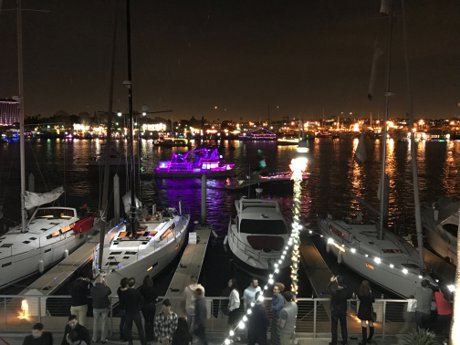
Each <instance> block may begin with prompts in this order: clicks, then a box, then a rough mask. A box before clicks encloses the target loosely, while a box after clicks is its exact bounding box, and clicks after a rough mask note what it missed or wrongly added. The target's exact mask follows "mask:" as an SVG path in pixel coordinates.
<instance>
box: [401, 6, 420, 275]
mask: <svg viewBox="0 0 460 345" xmlns="http://www.w3.org/2000/svg"><path fill="white" fill-rule="evenodd" d="M401 9H402V24H403V25H402V26H403V43H404V46H403V47H404V62H405V65H406V86H407V100H408V106H409V110H408V114H407V117H408V125H409V129H410V155H411V168H412V182H413V185H414V186H413V188H414V207H415V229H416V232H417V247H418V248H417V249H418V253H419V260H420V267H421V268H422V269H424V268H425V261H424V259H423V234H422V215H421V213H420V196H419V188H418V186H419V183H418V172H417V146H416V145H417V143H416V142H415V133H414V131H413V130H412V128H413V126H414V104H413V101H412V91H411V87H410V71H409V57H408V49H407V27H406V5H405V1H404V0H402V1H401Z"/></svg>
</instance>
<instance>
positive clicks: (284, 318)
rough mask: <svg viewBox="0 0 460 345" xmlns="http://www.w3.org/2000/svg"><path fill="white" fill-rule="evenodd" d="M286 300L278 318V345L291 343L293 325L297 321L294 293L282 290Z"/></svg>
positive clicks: (293, 334)
mask: <svg viewBox="0 0 460 345" xmlns="http://www.w3.org/2000/svg"><path fill="white" fill-rule="evenodd" d="M283 297H284V299H285V300H286V303H285V304H284V307H283V309H281V311H280V315H279V319H278V334H279V341H280V345H289V344H292V343H293V340H294V337H295V325H296V321H297V312H298V308H297V303H295V302H294V295H293V294H292V292H290V291H285V292H283Z"/></svg>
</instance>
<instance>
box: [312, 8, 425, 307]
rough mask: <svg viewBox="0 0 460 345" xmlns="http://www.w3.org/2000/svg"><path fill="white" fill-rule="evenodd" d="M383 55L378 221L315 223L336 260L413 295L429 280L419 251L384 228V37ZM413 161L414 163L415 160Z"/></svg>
mask: <svg viewBox="0 0 460 345" xmlns="http://www.w3.org/2000/svg"><path fill="white" fill-rule="evenodd" d="M384 3H385V2H383V3H382V5H383V4H384ZM382 7H383V6H382ZM381 10H382V9H381ZM384 10H385V11H386V10H388V13H385V14H388V19H389V20H388V22H389V32H390V33H391V25H392V18H391V16H392V14H391V10H389V9H384ZM387 56H388V62H387V64H388V66H387V85H386V92H385V98H386V101H385V115H384V119H383V124H382V133H381V135H382V139H381V142H382V163H381V178H380V180H381V181H382V184H381V188H379V196H380V221H379V224H373V223H365V222H363V220H362V219H361V218H362V217H361V216H360V217H358V218H357V219H353V220H351V219H348V220H334V219H332V217H331V216H328V217H327V218H326V219H322V220H320V221H319V227H320V230H321V233H322V235H323V238H324V240H325V242H326V249H327V251H329V252H332V253H334V254H335V255H336V256H337V261H338V262H339V263H344V264H345V265H347V266H348V267H350V268H351V269H352V270H354V271H356V272H357V273H358V274H360V275H361V276H363V277H364V278H365V279H367V280H370V281H372V282H374V283H376V284H378V285H380V286H382V287H384V288H385V289H386V290H388V291H391V292H393V293H395V294H397V295H399V296H402V297H405V298H407V297H409V296H411V295H415V290H416V288H417V287H419V286H420V282H421V280H422V279H429V280H431V278H430V277H429V276H426V275H425V272H424V262H423V258H422V254H421V252H418V251H417V250H416V249H415V248H414V247H413V246H411V245H410V244H409V243H408V242H406V241H405V240H404V239H402V238H400V237H399V236H397V235H395V234H394V233H391V232H388V231H386V230H385V221H384V220H385V218H386V217H385V215H386V208H385V199H386V196H385V193H386V187H385V185H387V183H386V181H387V176H386V174H385V168H386V138H387V126H386V123H387V119H388V114H389V97H390V96H391V92H390V71H391V69H390V57H391V39H389V40H388V51H387ZM360 144H361V142H360ZM357 151H358V150H357ZM357 154H358V152H357ZM360 154H361V153H360ZM414 157H416V156H415V155H413V158H412V160H413V161H414V160H415V158H414ZM358 158H359V157H358ZM361 158H363V157H361ZM413 164H415V161H414V162H413ZM415 171H416V170H415V169H413V177H414V199H415V204H416V223H418V222H419V218H418V215H417V213H418V212H419V211H418V210H417V202H418V182H417V179H416V173H415ZM417 225H418V224H417ZM417 233H418V235H419V237H421V232H420V231H417Z"/></svg>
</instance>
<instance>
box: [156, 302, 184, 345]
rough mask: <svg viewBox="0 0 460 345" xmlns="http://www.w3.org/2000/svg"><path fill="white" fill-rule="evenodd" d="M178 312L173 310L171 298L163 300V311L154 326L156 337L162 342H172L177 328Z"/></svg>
mask: <svg viewBox="0 0 460 345" xmlns="http://www.w3.org/2000/svg"><path fill="white" fill-rule="evenodd" d="M177 319H178V318H177V314H176V313H175V312H173V311H172V310H171V302H170V301H169V299H165V300H164V301H163V305H162V307H161V313H160V314H158V315H157V316H156V317H155V323H154V326H153V329H154V332H155V337H156V338H157V339H158V342H159V343H161V344H163V345H164V344H166V345H168V344H170V343H171V340H172V336H173V334H174V332H175V331H176V329H177Z"/></svg>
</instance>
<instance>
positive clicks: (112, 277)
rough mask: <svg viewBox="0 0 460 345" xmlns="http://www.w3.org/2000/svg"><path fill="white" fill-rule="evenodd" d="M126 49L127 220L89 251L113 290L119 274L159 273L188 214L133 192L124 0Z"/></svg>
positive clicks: (176, 249) (180, 238)
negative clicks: (149, 203)
mask: <svg viewBox="0 0 460 345" xmlns="http://www.w3.org/2000/svg"><path fill="white" fill-rule="evenodd" d="M126 16H127V50H128V81H127V82H124V84H125V85H126V86H127V88H128V100H129V115H130V128H129V135H128V136H129V148H130V157H129V158H130V163H131V164H130V168H131V169H130V171H131V179H130V182H131V183H130V184H131V185H130V188H131V190H130V191H129V194H128V195H126V196H125V197H123V203H124V207H125V212H126V214H127V215H128V216H129V217H128V219H126V220H125V221H123V222H122V223H121V224H118V225H117V226H115V227H114V228H112V229H111V230H109V231H108V233H107V234H106V235H105V237H104V241H103V242H101V243H100V245H99V246H97V247H96V249H95V250H94V252H93V274H94V275H99V274H101V275H103V276H104V277H105V280H106V283H107V285H108V286H109V287H110V289H111V290H112V293H116V291H117V287H118V286H119V284H120V279H121V278H123V277H127V278H129V277H134V278H135V279H136V281H138V282H140V281H142V279H143V278H144V277H145V276H146V275H147V274H148V275H150V276H152V277H154V276H156V275H157V274H158V273H159V272H161V271H162V270H163V269H164V268H165V267H166V266H167V265H168V264H169V263H171V261H173V260H174V258H175V257H176V256H177V255H178V254H179V253H180V251H181V249H182V247H183V245H184V244H185V238H186V234H187V229H188V226H189V223H190V215H186V214H182V207H181V205H179V210H176V209H175V208H167V209H165V210H163V211H161V212H160V211H156V208H155V207H153V208H152V212H151V213H149V212H148V211H147V209H146V208H143V206H142V203H141V202H140V201H139V199H137V197H136V195H135V189H136V185H135V183H136V182H135V178H134V177H135V176H136V170H135V169H136V164H135V162H134V135H133V124H134V121H133V103H132V100H133V93H132V83H131V80H132V71H131V21H130V1H129V0H127V11H126Z"/></svg>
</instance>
